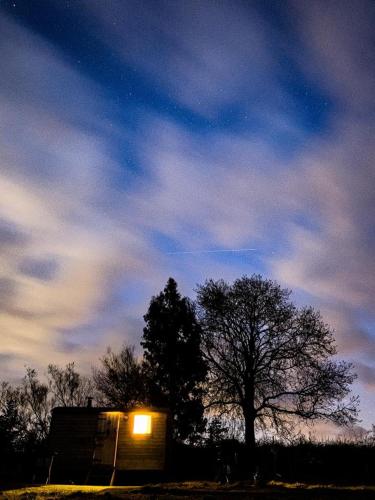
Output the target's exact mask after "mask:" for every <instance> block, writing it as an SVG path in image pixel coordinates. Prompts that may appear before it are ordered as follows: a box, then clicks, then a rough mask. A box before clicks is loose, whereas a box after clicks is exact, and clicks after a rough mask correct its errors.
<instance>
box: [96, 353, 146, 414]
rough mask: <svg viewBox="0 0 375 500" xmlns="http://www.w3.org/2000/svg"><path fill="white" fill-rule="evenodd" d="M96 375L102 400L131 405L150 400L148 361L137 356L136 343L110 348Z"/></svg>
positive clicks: (112, 403)
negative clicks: (147, 379) (115, 351)
mask: <svg viewBox="0 0 375 500" xmlns="http://www.w3.org/2000/svg"><path fill="white" fill-rule="evenodd" d="M93 377H94V382H95V385H96V388H97V391H98V396H97V397H98V399H99V402H100V403H101V404H105V405H114V406H129V407H130V406H136V405H139V404H143V403H146V402H147V400H148V395H147V383H146V374H145V368H144V363H143V362H142V361H139V360H138V359H137V358H136V357H135V355H134V347H133V346H127V345H125V344H124V345H123V347H122V349H121V351H120V352H119V353H114V352H113V351H112V350H111V349H110V348H108V350H107V353H106V355H105V356H104V357H103V358H102V359H101V368H99V369H94V373H93Z"/></svg>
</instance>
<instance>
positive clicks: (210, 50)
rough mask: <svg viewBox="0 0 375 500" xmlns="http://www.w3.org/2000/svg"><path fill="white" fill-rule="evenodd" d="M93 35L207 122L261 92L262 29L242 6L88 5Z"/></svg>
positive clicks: (266, 69)
mask: <svg viewBox="0 0 375 500" xmlns="http://www.w3.org/2000/svg"><path fill="white" fill-rule="evenodd" d="M86 14H87V16H88V18H89V20H90V23H96V33H97V38H98V39H99V40H100V41H101V42H102V43H105V44H106V45H108V46H109V47H110V49H111V50H116V51H117V53H118V54H119V56H120V57H121V59H122V61H123V62H124V63H125V64H126V65H129V66H131V67H132V68H133V70H135V71H140V72H142V74H143V75H144V77H145V78H146V79H149V80H150V81H151V82H153V85H154V91H156V92H157V93H161V94H162V95H163V96H164V97H166V96H167V97H168V98H170V99H172V100H173V101H175V102H177V103H178V104H179V105H181V106H184V107H187V108H188V109H190V110H191V111H193V112H195V113H197V114H200V115H203V116H206V117H210V118H215V117H217V116H218V114H219V113H220V112H221V111H225V109H226V108H227V106H233V104H234V103H236V102H237V101H241V100H242V99H243V96H244V94H245V93H246V96H247V101H250V102H252V103H253V104H256V103H257V101H259V100H261V97H262V96H263V95H264V93H265V92H267V89H269V88H270V86H268V81H269V79H270V71H271V67H272V62H273V60H272V54H271V52H270V51H269V50H268V47H267V45H268V40H267V29H268V26H267V25H266V24H265V23H264V22H263V20H262V18H261V17H260V16H259V15H258V14H257V12H256V10H255V9H253V8H251V7H250V6H247V8H244V7H243V6H242V5H241V4H240V3H236V4H235V5H234V4H233V3H231V2H221V3H220V8H218V6H217V5H216V4H215V3H214V2H192V3H190V4H189V6H188V8H186V6H185V5H183V4H180V3H173V2H158V3H155V4H153V5H151V4H150V3H149V2H112V3H111V8H110V9H108V8H107V6H106V5H105V4H103V2H100V1H88V2H86Z"/></svg>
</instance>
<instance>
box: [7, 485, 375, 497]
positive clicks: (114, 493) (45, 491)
mask: <svg viewBox="0 0 375 500" xmlns="http://www.w3.org/2000/svg"><path fill="white" fill-rule="evenodd" d="M58 498H62V499H66V500H68V499H69V500H74V499H81V500H86V499H87V500H88V499H91V498H92V499H96V500H101V499H102V500H120V499H124V500H133V499H134V500H157V499H163V500H166V499H169V500H177V499H178V500H185V499H186V500H187V499H188V500H209V499H215V498H217V499H220V500H226V499H232V498H233V499H244V500H305V499H308V500H326V499H339V500H350V499H366V500H370V499H373V498H375V486H336V485H334V484H331V485H321V484H304V483H282V482H277V481H271V482H270V483H268V485H267V486H265V487H262V488H260V487H254V486H252V485H251V484H250V483H249V482H245V481H243V482H237V483H234V484H230V485H220V484H218V483H215V482H208V481H191V482H179V483H164V484H150V485H144V486H112V487H109V486H78V485H48V486H32V487H25V488H17V489H12V490H6V491H3V492H0V499H1V500H5V499H6V500H52V499H53V500H56V499H58Z"/></svg>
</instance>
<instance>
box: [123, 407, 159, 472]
mask: <svg viewBox="0 0 375 500" xmlns="http://www.w3.org/2000/svg"><path fill="white" fill-rule="evenodd" d="M136 413H137V412H129V413H127V414H126V415H124V417H123V418H122V419H121V421H120V432H119V442H118V452H117V463H116V465H117V467H116V468H117V469H119V470H164V468H165V451H166V429H167V413H164V412H157V411H152V412H138V413H143V414H144V413H146V414H147V415H151V434H149V435H148V434H146V435H134V434H133V423H134V415H135V414H136Z"/></svg>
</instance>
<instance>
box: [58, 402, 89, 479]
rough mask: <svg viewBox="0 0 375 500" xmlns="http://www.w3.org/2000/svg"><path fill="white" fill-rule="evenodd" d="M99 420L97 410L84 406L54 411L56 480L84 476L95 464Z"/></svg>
mask: <svg viewBox="0 0 375 500" xmlns="http://www.w3.org/2000/svg"><path fill="white" fill-rule="evenodd" d="M77 410H78V408H77ZM97 419H98V414H97V413H95V412H89V411H85V410H84V409H82V410H81V411H74V412H68V411H54V413H53V417H52V422H51V431H50V439H49V445H50V450H51V452H53V453H55V454H56V455H55V457H54V464H53V468H52V480H53V481H55V480H57V479H60V478H65V479H66V480H69V479H71V480H78V479H80V480H82V479H83V478H84V475H85V474H86V473H87V471H88V470H89V468H90V466H91V463H92V458H93V452H94V441H95V433H96V429H97ZM81 478H82V479H81Z"/></svg>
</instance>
